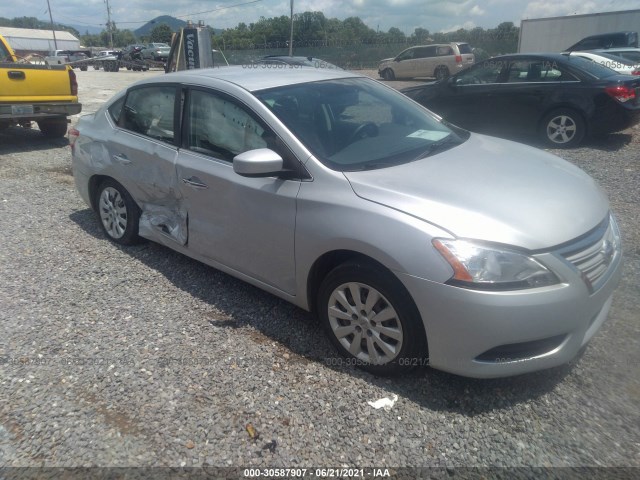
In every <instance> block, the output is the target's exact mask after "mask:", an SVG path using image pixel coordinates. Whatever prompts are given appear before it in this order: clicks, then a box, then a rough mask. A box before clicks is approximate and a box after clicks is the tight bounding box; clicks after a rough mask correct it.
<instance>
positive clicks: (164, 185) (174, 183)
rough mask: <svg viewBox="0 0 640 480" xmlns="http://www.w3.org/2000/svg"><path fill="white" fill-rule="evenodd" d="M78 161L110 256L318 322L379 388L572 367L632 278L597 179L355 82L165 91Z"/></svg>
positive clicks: (207, 79)
mask: <svg viewBox="0 0 640 480" xmlns="http://www.w3.org/2000/svg"><path fill="white" fill-rule="evenodd" d="M70 143H71V144H72V156H73V173H74V177H75V182H76V186H77V189H78V191H79V193H80V195H81V196H82V198H83V199H84V200H85V201H86V203H87V204H88V205H90V206H91V208H92V209H93V210H95V211H96V213H97V216H98V220H99V222H100V225H101V226H102V229H103V230H104V233H105V235H106V236H107V238H109V239H110V240H112V241H113V242H116V243H119V244H124V245H128V244H132V243H135V242H136V241H138V240H139V239H140V237H144V238H146V239H149V240H152V241H154V242H158V243H161V244H163V245H166V246H167V247H169V248H172V249H174V250H176V251H178V252H181V253H183V254H185V255H188V256H190V257H193V258H195V259H197V260H200V261H202V262H204V263H206V264H208V265H211V266H213V267H215V268H218V269H220V270H222V271H224V272H227V273H229V274H231V275H234V276H236V277H238V278H240V279H243V280H245V281H247V282H250V283H251V284H253V285H256V286H258V287H260V288H262V289H264V290H266V291H268V292H271V293H273V294H275V295H277V296H279V297H281V298H284V299H286V300H288V301H290V302H292V303H294V304H295V305H298V306H299V307H301V308H303V309H306V310H310V311H314V312H316V313H317V315H318V316H319V318H320V320H321V321H322V322H323V325H324V326H325V327H326V330H327V333H328V335H329V337H330V338H331V340H332V342H333V343H334V345H335V347H336V348H337V350H338V351H339V352H340V353H341V354H342V356H343V357H344V360H343V362H344V363H345V364H351V365H358V366H361V367H362V368H365V369H367V370H369V371H371V372H373V373H375V374H396V373H400V372H402V371H405V370H408V369H410V368H412V367H415V366H419V365H426V364H429V365H431V366H433V367H434V368H438V369H442V370H445V371H449V372H453V373H457V374H460V375H466V376H473V377H499V376H507V375H515V374H521V373H525V372H530V371H534V370H539V369H543V368H549V367H553V366H556V365H560V364H562V363H565V362H568V361H569V360H571V359H572V358H573V357H574V356H575V355H576V354H577V353H578V352H579V351H580V350H581V349H582V348H583V347H584V346H585V345H586V344H587V343H588V342H589V340H590V339H591V338H592V337H593V335H594V334H595V333H596V332H597V330H598V329H599V328H600V326H601V325H602V324H603V322H604V321H605V319H606V317H607V314H608V311H609V307H610V306H611V302H612V294H613V291H614V288H615V286H616V284H617V283H618V280H619V278H620V275H621V264H622V248H621V242H620V234H619V232H618V228H617V226H616V222H615V220H614V217H613V215H612V214H611V212H610V210H609V204H608V201H607V199H606V196H605V194H604V193H603V192H602V190H601V189H600V188H599V187H598V186H597V185H596V184H595V182H594V181H593V180H592V179H591V178H590V177H589V176H588V175H587V174H585V173H584V172H582V171H581V170H580V169H578V168H577V167H575V166H573V165H571V164H569V163H568V162H565V161H564V160H562V159H560V158H558V157H555V156H553V155H551V154H548V153H545V152H543V151H541V150H537V149H533V148H530V147H527V146H524V145H519V144H516V143H512V142H509V141H505V140H500V139H495V138H491V137H486V136H483V135H476V134H472V133H469V132H467V131H465V130H462V129H459V128H457V127H455V126H453V125H450V124H447V123H446V122H444V121H442V120H441V119H440V117H438V116H436V115H434V114H432V113H431V112H429V111H428V110H426V109H425V108H423V107H421V106H420V105H418V104H417V103H415V102H413V101H412V100H410V99H409V98H407V97H405V96H404V95H402V94H400V93H398V92H396V91H395V90H394V89H392V88H389V87H387V86H385V85H382V84H381V83H378V82H376V81H374V80H372V79H369V78H366V77H363V76H360V75H357V74H353V73H349V72H346V71H341V70H330V69H313V68H311V69H289V70H281V69H278V70H275V69H274V70H259V71H257V70H252V69H244V68H241V67H238V68H235V67H229V68H224V69H209V70H191V71H184V72H176V73H171V74H167V75H163V76H156V77H153V78H150V79H145V80H143V81H140V82H138V83H136V84H134V85H132V86H131V87H129V88H128V89H127V90H126V91H123V92H121V93H119V94H117V95H116V96H115V97H114V98H113V99H111V100H110V101H108V102H107V103H106V104H105V105H104V106H103V107H101V108H100V109H99V110H98V111H97V112H96V113H95V114H91V115H86V116H83V117H81V119H80V120H79V122H78V124H77V126H76V127H75V128H73V129H71V130H70ZM336 363H337V362H336Z"/></svg>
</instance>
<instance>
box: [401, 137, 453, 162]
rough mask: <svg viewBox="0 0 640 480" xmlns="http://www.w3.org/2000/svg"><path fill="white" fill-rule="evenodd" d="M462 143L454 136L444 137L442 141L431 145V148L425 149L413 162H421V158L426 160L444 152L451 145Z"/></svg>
mask: <svg viewBox="0 0 640 480" xmlns="http://www.w3.org/2000/svg"><path fill="white" fill-rule="evenodd" d="M460 143H462V142H460V141H459V140H457V139H455V138H454V136H453V135H452V134H449V135H447V136H446V137H444V138H443V139H442V140H438V141H436V142H433V143H431V144H429V146H428V147H427V148H425V149H424V150H423V151H421V152H420V154H419V155H418V156H417V157H416V158H414V159H413V161H414V162H415V161H416V160H420V159H421V158H425V157H428V156H431V155H433V154H435V153H437V152H440V151H442V150H444V147H447V146H449V145H451V144H456V145H460Z"/></svg>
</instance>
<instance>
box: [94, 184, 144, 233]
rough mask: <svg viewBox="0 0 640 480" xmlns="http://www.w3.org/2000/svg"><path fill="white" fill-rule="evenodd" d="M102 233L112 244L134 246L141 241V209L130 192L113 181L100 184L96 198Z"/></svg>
mask: <svg viewBox="0 0 640 480" xmlns="http://www.w3.org/2000/svg"><path fill="white" fill-rule="evenodd" d="M95 205H96V211H97V213H98V219H99V220H100V226H101V227H102V231H103V232H104V233H105V235H106V236H107V237H108V238H109V240H111V241H112V242H115V243H118V244H120V245H134V244H136V243H138V242H139V241H140V237H139V236H138V228H139V223H140V209H139V208H138V205H136V203H135V202H134V201H133V198H131V195H129V192H127V190H126V189H125V188H124V187H123V186H122V185H120V184H119V183H118V182H116V181H115V180H113V179H107V180H105V181H104V182H102V183H101V184H100V186H99V187H98V189H97V191H96V197H95Z"/></svg>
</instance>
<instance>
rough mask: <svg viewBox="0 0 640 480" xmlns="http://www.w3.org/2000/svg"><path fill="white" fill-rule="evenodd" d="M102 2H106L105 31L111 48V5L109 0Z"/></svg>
mask: <svg viewBox="0 0 640 480" xmlns="http://www.w3.org/2000/svg"><path fill="white" fill-rule="evenodd" d="M47 1H49V0H47ZM104 3H106V4H107V33H108V34H109V48H111V49H113V24H112V23H111V7H109V0H104Z"/></svg>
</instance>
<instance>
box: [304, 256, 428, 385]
mask: <svg viewBox="0 0 640 480" xmlns="http://www.w3.org/2000/svg"><path fill="white" fill-rule="evenodd" d="M368 301H369V302H368ZM317 305H318V315H319V317H320V320H321V322H322V324H323V326H324V328H325V329H326V331H327V334H328V336H329V338H330V340H331V342H332V343H333V344H334V345H335V347H336V348H337V349H338V351H339V352H340V354H341V355H343V356H345V357H346V358H347V362H348V363H349V364H351V365H357V366H358V367H360V368H362V369H363V370H366V371H368V372H370V373H373V374H374V375H385V376H387V375H398V374H400V373H404V372H408V371H409V370H411V369H412V368H413V367H415V366H416V365H424V364H426V363H427V360H426V359H427V357H428V355H427V343H426V336H425V332H424V327H423V326H422V321H421V319H420V314H419V313H418V309H417V307H416V306H415V303H414V302H413V300H412V298H411V297H410V295H409V293H408V292H407V291H406V289H405V288H404V286H403V285H402V284H401V283H400V281H399V280H398V279H397V278H395V277H394V276H393V274H391V273H390V272H388V271H386V270H384V269H383V268H381V267H377V266H375V265H373V264H370V263H367V262H362V261H353V262H347V263H344V264H342V265H339V266H338V267H336V268H335V269H333V270H332V271H331V272H329V274H328V275H327V276H326V277H325V279H324V280H323V282H322V285H321V286H320V289H319V292H318V304H317ZM381 315H384V317H385V318H383V320H379V319H378V320H377V321H376V318H379V317H380V316H381Z"/></svg>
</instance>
